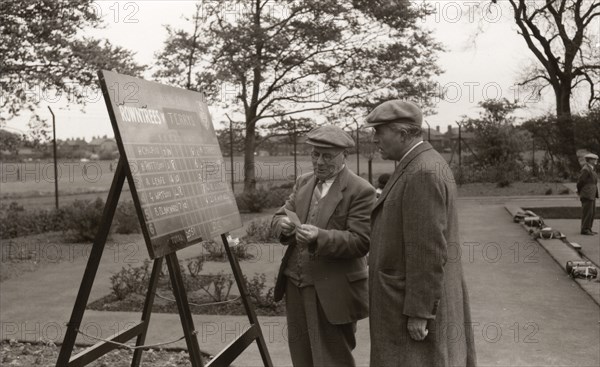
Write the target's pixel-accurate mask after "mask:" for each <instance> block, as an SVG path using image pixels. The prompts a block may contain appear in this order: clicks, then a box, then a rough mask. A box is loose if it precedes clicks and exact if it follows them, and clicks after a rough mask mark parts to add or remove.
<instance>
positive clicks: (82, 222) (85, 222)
mask: <svg viewBox="0 0 600 367" xmlns="http://www.w3.org/2000/svg"><path fill="white" fill-rule="evenodd" d="M103 211H104V201H103V200H102V199H101V198H97V199H96V200H95V201H93V202H92V201H89V200H75V201H74V202H73V203H72V204H71V205H70V206H68V207H66V208H65V209H64V212H65V218H64V219H65V228H63V232H65V234H66V236H67V239H68V240H70V241H74V242H80V241H93V240H94V238H95V237H96V233H97V232H98V228H99V227H100V221H101V220H102V212H103Z"/></svg>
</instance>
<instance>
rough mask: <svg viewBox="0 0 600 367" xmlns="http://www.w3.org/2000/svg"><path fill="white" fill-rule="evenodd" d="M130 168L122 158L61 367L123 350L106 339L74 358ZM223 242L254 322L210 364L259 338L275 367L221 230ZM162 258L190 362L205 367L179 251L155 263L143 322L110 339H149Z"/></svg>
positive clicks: (225, 360) (223, 361)
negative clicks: (148, 333) (147, 337)
mask: <svg viewBox="0 0 600 367" xmlns="http://www.w3.org/2000/svg"><path fill="white" fill-rule="evenodd" d="M126 169H127V166H126V164H125V163H124V162H123V160H122V159H121V160H119V163H118V165H117V169H116V171H115V176H114V179H113V182H112V185H111V188H110V191H109V193H108V199H107V202H106V206H105V207H104V212H103V213H102V221H101V223H100V228H99V230H98V234H97V235H96V238H95V240H94V244H93V247H92V251H91V253H90V257H89V259H88V263H87V266H86V268H85V273H84V275H83V280H82V281H81V285H80V287H79V292H78V293H77V298H76V301H75V305H74V307H73V312H72V313H71V318H70V320H69V323H68V324H67V331H66V334H65V338H64V340H63V344H62V346H61V349H60V354H59V356H58V360H57V362H56V366H57V367H65V366H68V367H74V366H85V365H87V364H89V363H91V362H93V361H95V360H97V359H98V358H100V357H101V356H103V355H105V354H106V353H108V352H110V351H112V350H114V349H116V348H119V346H118V345H117V344H112V343H109V342H105V341H102V342H99V343H96V344H95V345H93V346H91V347H89V348H87V349H85V350H84V351H82V352H80V353H79V354H77V355H75V356H72V353H73V348H74V346H75V340H76V338H77V334H78V330H79V327H80V325H81V321H82V319H83V314H84V312H85V307H86V305H87V303H88V299H89V296H90V292H91V290H92V286H93V284H94V278H95V276H96V272H97V270H98V266H99V265H100V259H101V258H102V253H103V251H104V246H105V244H106V239H107V237H108V233H109V230H110V226H111V223H112V220H113V217H114V214H115V211H116V208H117V203H118V201H119V197H120V195H121V189H122V188H123V184H124V181H125V177H126V171H125V170H126ZM221 240H222V242H223V245H224V246H225V251H226V253H227V257H228V259H229V263H230V265H231V269H232V271H233V275H234V278H235V282H236V284H237V286H238V289H239V291H240V297H241V300H242V302H243V304H244V308H245V310H246V314H247V315H248V320H249V321H250V324H251V325H252V326H251V327H250V328H248V330H246V331H245V332H244V333H243V334H242V335H240V336H239V337H238V338H237V339H236V340H234V341H233V342H232V343H230V344H229V345H228V346H227V348H225V349H224V350H223V351H221V353H219V354H218V355H217V356H216V357H215V358H214V359H212V360H211V361H210V363H208V364H207V365H206V366H215V367H217V366H223V367H224V366H229V365H230V364H231V363H232V362H233V361H234V360H235V359H236V358H237V357H238V356H239V355H240V354H241V353H242V352H243V351H244V350H245V349H246V348H247V347H248V346H249V345H250V344H252V343H253V342H254V341H255V340H256V342H257V344H258V350H259V352H260V355H261V358H262V360H263V363H264V365H265V366H268V367H272V366H273V363H272V362H271V357H270V356H269V352H268V349H267V345H266V343H265V339H264V336H263V334H262V330H261V328H260V324H259V323H258V319H257V317H256V313H255V312H254V308H253V306H252V304H251V303H250V301H249V300H248V296H247V291H246V286H245V284H244V280H243V276H242V271H241V269H240V265H239V263H238V261H237V259H236V257H235V256H234V255H233V253H232V252H231V249H230V248H229V243H228V241H227V235H226V234H222V235H221ZM163 259H166V262H167V267H168V269H169V276H170V278H171V284H172V287H173V293H174V296H175V300H176V301H177V308H178V310H179V316H180V318H181V324H182V326H183V332H184V336H185V342H186V345H187V348H188V353H189V355H190V361H191V365H192V366H194V367H202V366H204V364H203V361H202V356H201V353H200V348H199V345H198V339H197V337H196V332H195V329H194V322H193V320H192V315H191V312H190V308H189V304H188V300H187V295H186V292H185V288H184V286H183V280H182V277H181V271H180V268H179V261H178V259H177V254H176V253H175V252H173V253H171V254H168V255H165V256H164V257H159V258H157V259H155V260H154V264H153V266H152V273H151V276H150V282H149V286H148V293H147V294H146V300H145V302H144V308H143V310H142V317H141V321H140V322H139V323H137V324H136V325H134V326H132V327H129V328H127V329H125V330H123V331H121V332H119V333H117V334H115V335H112V336H111V337H109V338H108V340H110V341H114V342H118V343H125V342H127V341H129V340H131V339H133V338H137V339H136V343H135V345H136V346H142V345H144V342H145V340H146V333H147V331H148V325H149V323H150V315H151V312H152V305H153V303H154V295H155V291H156V286H157V284H158V277H159V274H160V269H161V266H162V263H163ZM142 352H143V348H141V349H136V350H135V352H134V354H133V359H132V362H131V366H132V367H133V366H139V365H140V362H141V360H142Z"/></svg>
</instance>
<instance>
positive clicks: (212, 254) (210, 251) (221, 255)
mask: <svg viewBox="0 0 600 367" xmlns="http://www.w3.org/2000/svg"><path fill="white" fill-rule="evenodd" d="M202 247H203V248H204V250H206V261H225V260H226V259H227V254H226V253H225V248H224V247H223V246H221V245H219V244H217V243H216V242H215V241H212V240H211V241H203V242H202Z"/></svg>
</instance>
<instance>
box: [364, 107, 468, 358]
mask: <svg viewBox="0 0 600 367" xmlns="http://www.w3.org/2000/svg"><path fill="white" fill-rule="evenodd" d="M422 120H423V117H422V114H421V110H420V109H419V108H418V107H417V106H416V105H415V104H413V103H410V102H405V101H401V100H392V101H388V102H384V103H382V104H380V105H379V106H377V107H376V108H375V109H374V110H373V111H372V112H371V113H370V114H369V115H368V116H367V123H366V124H365V127H372V128H374V129H375V134H374V136H373V142H374V143H375V144H376V145H377V147H378V148H379V150H380V152H381V156H382V158H383V159H389V160H394V161H397V162H398V165H397V167H396V170H395V171H394V173H393V175H392V177H391V178H390V179H389V181H388V182H387V184H386V186H385V188H384V189H383V192H382V193H381V196H380V197H379V199H378V200H377V202H376V203H375V208H374V209H373V212H372V214H371V249H370V253H369V313H370V316H369V323H370V332H371V366H377V367H386V366H403V367H411V366H415V367H421V366H436V367H443V366H475V365H476V357H475V348H474V347H475V346H474V342H473V333H472V328H471V325H470V324H471V314H470V309H469V298H468V294H467V288H466V285H465V282H464V279H463V272H462V265H461V262H460V259H455V260H451V259H449V257H448V248H449V247H450V246H456V244H458V243H459V238H458V214H457V209H456V195H457V190H456V185H455V183H454V178H453V176H452V172H451V171H450V168H449V167H448V164H447V163H446V161H445V160H444V159H443V158H442V157H441V156H440V154H438V152H436V151H435V150H434V149H433V147H432V146H431V145H430V144H429V143H428V142H424V141H423V140H422V130H421V123H422Z"/></svg>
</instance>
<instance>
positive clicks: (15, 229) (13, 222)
mask: <svg viewBox="0 0 600 367" xmlns="http://www.w3.org/2000/svg"><path fill="white" fill-rule="evenodd" d="M65 223H66V221H65V220H64V210H55V209H51V210H25V209H24V208H23V206H21V205H19V204H18V203H16V202H12V203H10V204H9V205H5V204H2V205H0V238H2V239H8V238H15V237H21V236H27V235H32V234H38V233H45V232H50V231H60V230H63V229H64V226H65Z"/></svg>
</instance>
